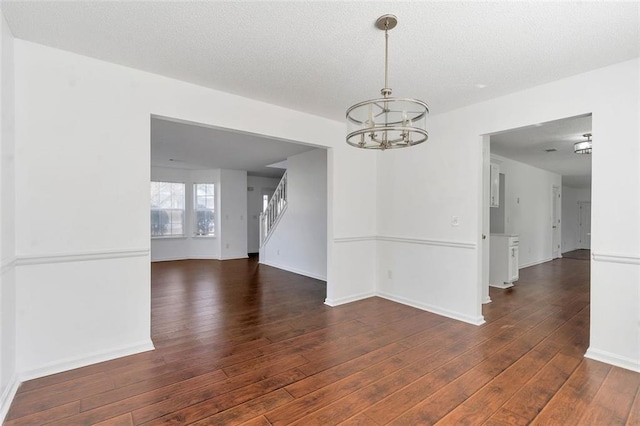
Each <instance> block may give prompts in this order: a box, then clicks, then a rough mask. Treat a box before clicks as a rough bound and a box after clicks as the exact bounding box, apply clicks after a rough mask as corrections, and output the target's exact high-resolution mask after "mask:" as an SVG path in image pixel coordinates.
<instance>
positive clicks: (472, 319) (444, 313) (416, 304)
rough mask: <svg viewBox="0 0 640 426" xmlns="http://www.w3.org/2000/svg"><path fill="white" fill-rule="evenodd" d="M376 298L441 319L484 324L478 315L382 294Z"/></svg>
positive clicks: (379, 293) (378, 294) (481, 317)
mask: <svg viewBox="0 0 640 426" xmlns="http://www.w3.org/2000/svg"><path fill="white" fill-rule="evenodd" d="M376 296H379V297H382V298H384V299H387V300H391V301H393V302H397V303H402V304H403V305H407V306H413V307H414V308H418V309H422V310H423V311H427V312H431V313H434V314H437V315H442V316H443V317H447V318H451V319H454V320H458V321H462V322H466V323H468V324H473V325H482V324H484V323H485V320H484V317H483V316H482V315H479V316H477V317H471V316H469V315H464V314H461V313H459V312H453V311H449V310H447V309H442V308H438V307H435V306H432V305H428V304H426V303H422V302H417V301H415V300H411V299H407V298H405V297H399V296H394V295H391V294H388V293H384V292H378V293H377V294H376Z"/></svg>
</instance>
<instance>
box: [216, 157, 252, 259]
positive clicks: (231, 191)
mask: <svg viewBox="0 0 640 426" xmlns="http://www.w3.org/2000/svg"><path fill="white" fill-rule="evenodd" d="M219 193H220V196H219V199H220V259H221V260H228V259H243V258H246V257H248V256H247V253H248V252H247V172H246V171H244V170H225V169H222V170H220V190H219Z"/></svg>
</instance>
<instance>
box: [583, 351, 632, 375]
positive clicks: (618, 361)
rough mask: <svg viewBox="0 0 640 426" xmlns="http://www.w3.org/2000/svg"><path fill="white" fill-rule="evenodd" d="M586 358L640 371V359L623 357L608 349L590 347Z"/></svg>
mask: <svg viewBox="0 0 640 426" xmlns="http://www.w3.org/2000/svg"><path fill="white" fill-rule="evenodd" d="M584 356H585V358H589V359H594V360H596V361H600V362H604V363H607V364H611V365H615V366H616V367H620V368H624V369H627V370H631V371H635V372H636V373H640V360H637V359H631V358H627V357H623V356H620V355H616V354H613V353H611V352H607V351H601V350H599V349H594V348H589V349H587V353H585V354H584Z"/></svg>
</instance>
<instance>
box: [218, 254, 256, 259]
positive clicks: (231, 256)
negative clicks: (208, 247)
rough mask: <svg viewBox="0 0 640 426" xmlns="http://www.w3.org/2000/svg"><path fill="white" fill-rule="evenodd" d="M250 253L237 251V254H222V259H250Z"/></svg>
mask: <svg viewBox="0 0 640 426" xmlns="http://www.w3.org/2000/svg"><path fill="white" fill-rule="evenodd" d="M248 258H249V255H248V254H247V253H236V254H227V255H225V256H220V257H219V259H220V260H234V259H248Z"/></svg>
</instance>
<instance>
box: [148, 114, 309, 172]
mask: <svg viewBox="0 0 640 426" xmlns="http://www.w3.org/2000/svg"><path fill="white" fill-rule="evenodd" d="M312 149H316V148H315V147H313V146H308V145H301V144H296V143H291V142H287V141H283V140H280V139H273V138H266V137H264V136H261V135H253V134H249V133H241V132H232V131H229V130H226V129H218V128H213V127H208V126H204V125H197V124H195V123H189V122H184V121H176V120H169V119H164V118H162V117H152V119H151V165H153V166H160V167H171V168H178V169H194V170H198V169H211V168H213V169H230V170H246V171H247V172H248V173H249V174H251V175H254V176H264V177H272V178H280V177H281V176H282V174H283V173H284V171H283V170H282V169H280V168H273V167H265V166H266V165H268V164H274V163H278V162H281V161H283V160H286V159H287V157H290V156H292V155H296V154H300V153H303V152H305V151H309V150H312Z"/></svg>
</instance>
